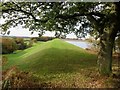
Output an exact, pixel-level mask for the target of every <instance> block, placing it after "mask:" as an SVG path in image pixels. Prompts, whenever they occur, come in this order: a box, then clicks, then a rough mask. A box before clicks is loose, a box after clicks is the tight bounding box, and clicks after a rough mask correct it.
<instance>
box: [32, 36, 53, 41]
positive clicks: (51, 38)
mask: <svg viewBox="0 0 120 90" xmlns="http://www.w3.org/2000/svg"><path fill="white" fill-rule="evenodd" d="M33 39H36V40H37V41H44V42H46V41H49V40H53V39H55V38H54V37H45V36H42V37H34V38H31V40H33Z"/></svg>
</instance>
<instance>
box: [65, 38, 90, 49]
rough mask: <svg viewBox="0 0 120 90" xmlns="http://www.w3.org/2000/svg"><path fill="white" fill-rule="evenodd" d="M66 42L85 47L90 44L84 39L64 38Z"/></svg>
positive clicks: (88, 46)
mask: <svg viewBox="0 0 120 90" xmlns="http://www.w3.org/2000/svg"><path fill="white" fill-rule="evenodd" d="M65 41H66V42H68V43H70V44H73V45H76V46H78V47H80V48H83V49H86V48H90V46H91V44H90V43H88V42H85V41H77V40H65Z"/></svg>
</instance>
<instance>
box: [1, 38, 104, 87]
mask: <svg viewBox="0 0 120 90" xmlns="http://www.w3.org/2000/svg"><path fill="white" fill-rule="evenodd" d="M7 57H8V61H7V63H6V64H5V65H3V70H6V69H8V68H10V67H12V66H17V67H18V68H19V69H20V70H22V71H29V72H32V73H33V75H34V77H35V78H37V79H38V80H40V82H46V83H49V82H50V83H52V84H53V85H54V86H56V87H57V86H58V87H102V84H103V83H101V81H102V80H103V79H102V80H100V81H99V82H98V81H97V80H99V79H100V78H99V77H97V78H94V77H95V75H97V73H96V72H97V71H96V70H97V66H96V59H97V57H96V55H95V54H91V53H88V52H87V51H86V50H84V49H81V48H79V47H76V46H74V45H72V44H69V43H67V42H64V41H62V40H59V39H54V40H52V41H48V42H38V43H37V44H35V45H34V46H33V47H31V48H28V49H25V50H23V51H16V53H14V54H8V55H7Z"/></svg>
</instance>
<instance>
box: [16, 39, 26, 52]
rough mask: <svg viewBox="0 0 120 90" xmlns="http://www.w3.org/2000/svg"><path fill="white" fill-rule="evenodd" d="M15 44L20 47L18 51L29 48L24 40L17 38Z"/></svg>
mask: <svg viewBox="0 0 120 90" xmlns="http://www.w3.org/2000/svg"><path fill="white" fill-rule="evenodd" d="M15 42H16V44H17V46H18V50H23V49H26V48H27V44H26V43H25V41H24V39H23V38H15Z"/></svg>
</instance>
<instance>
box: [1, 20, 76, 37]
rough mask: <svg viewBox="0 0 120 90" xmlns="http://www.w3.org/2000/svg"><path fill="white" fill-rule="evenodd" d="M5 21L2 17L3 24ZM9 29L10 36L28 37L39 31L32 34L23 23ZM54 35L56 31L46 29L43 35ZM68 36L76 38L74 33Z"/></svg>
mask: <svg viewBox="0 0 120 90" xmlns="http://www.w3.org/2000/svg"><path fill="white" fill-rule="evenodd" d="M4 21H5V20H3V19H0V24H3V23H4ZM8 31H10V34H9V35H8V36H26V37H37V36H38V32H34V33H33V34H31V32H30V31H29V29H25V28H22V26H21V25H19V26H16V27H14V28H10V29H8ZM6 35H7V34H6ZM54 35H55V32H49V31H46V32H45V34H44V35H43V36H54ZM67 38H76V36H75V35H74V34H73V33H72V34H69V35H67Z"/></svg>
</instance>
